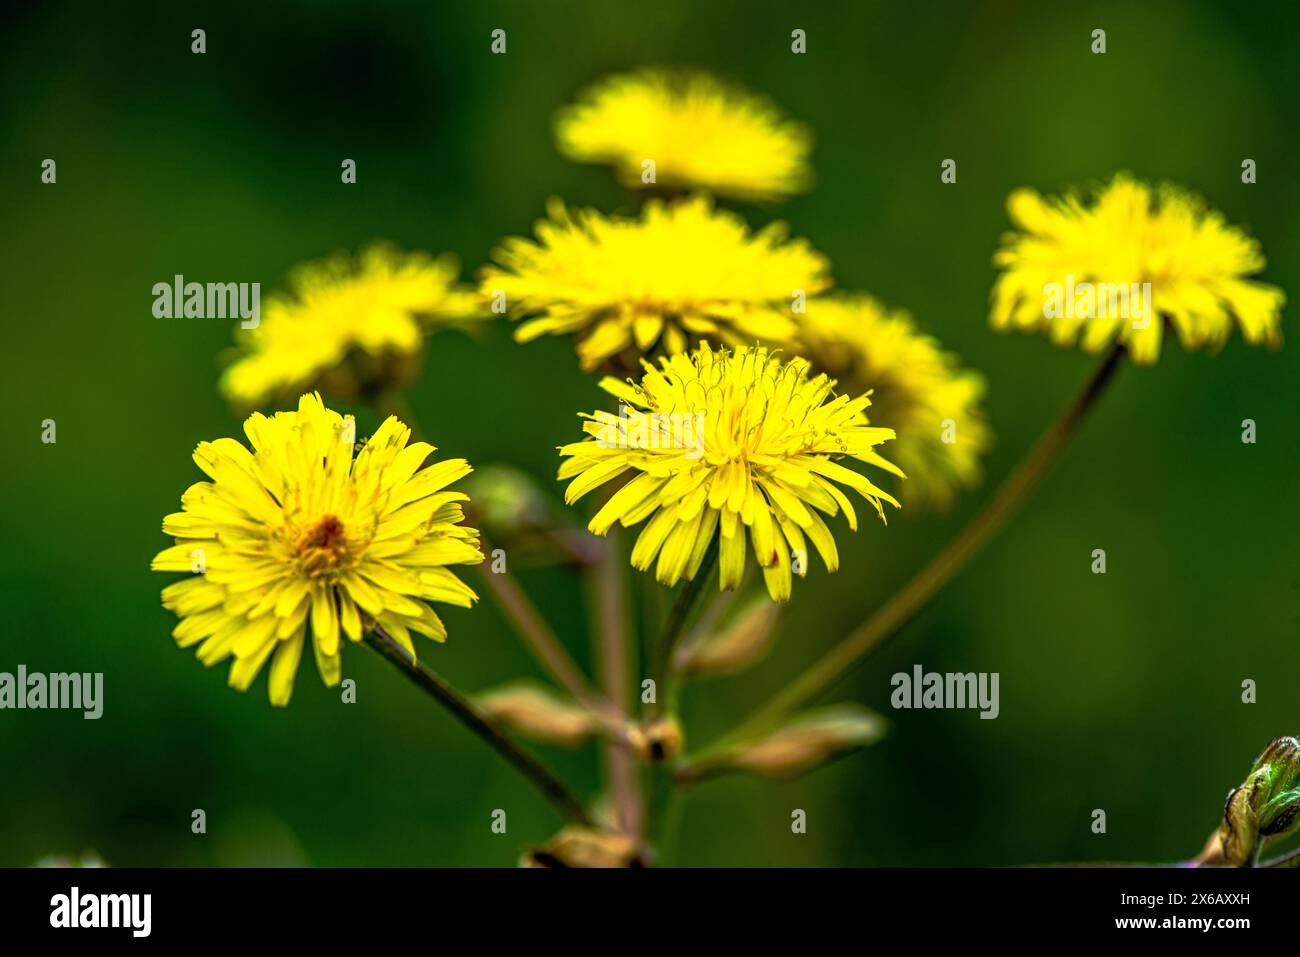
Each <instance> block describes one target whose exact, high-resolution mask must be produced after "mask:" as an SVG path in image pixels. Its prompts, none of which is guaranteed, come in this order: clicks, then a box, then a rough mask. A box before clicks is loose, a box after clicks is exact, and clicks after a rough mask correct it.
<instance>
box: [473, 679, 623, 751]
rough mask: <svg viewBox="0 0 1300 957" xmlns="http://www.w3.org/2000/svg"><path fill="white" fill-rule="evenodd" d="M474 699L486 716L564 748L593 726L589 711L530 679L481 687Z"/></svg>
mask: <svg viewBox="0 0 1300 957" xmlns="http://www.w3.org/2000/svg"><path fill="white" fill-rule="evenodd" d="M475 702H476V703H477V704H478V706H479V709H480V710H481V711H482V712H483V714H484V716H485V717H486V718H488V720H490V721H493V722H495V723H497V724H501V725H505V726H506V727H510V728H513V729H514V730H516V731H518V732H519V733H520V734H524V735H527V736H528V737H530V738H535V739H536V740H538V741H545V742H548V743H550V744H558V745H562V746H564V747H566V748H575V747H577V746H578V745H580V744H582V743H583V742H584V741H586V740H587V739H588V738H589V737H591V735H592V734H593V733H594V732H595V731H596V730H597V724H596V717H595V715H593V714H592V713H591V712H590V711H588V710H587V709H586V708H583V707H581V706H580V705H578V704H575V703H574V702H573V701H571V700H569V699H568V698H566V697H564V696H563V695H561V694H559V693H558V692H556V691H553V690H551V689H550V688H547V687H545V686H544V685H541V684H537V683H536V682H532V681H516V682H511V683H510V684H506V685H502V686H501V687H499V688H494V689H492V690H491V691H485V692H483V693H482V694H481V695H479V696H478V697H477V698H476V699H475Z"/></svg>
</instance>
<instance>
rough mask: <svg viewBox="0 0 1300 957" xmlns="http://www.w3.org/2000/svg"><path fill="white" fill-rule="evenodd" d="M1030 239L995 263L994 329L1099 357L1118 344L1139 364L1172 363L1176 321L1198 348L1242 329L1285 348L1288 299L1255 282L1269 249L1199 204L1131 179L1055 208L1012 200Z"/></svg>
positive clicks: (1012, 236) (1190, 345)
mask: <svg viewBox="0 0 1300 957" xmlns="http://www.w3.org/2000/svg"><path fill="white" fill-rule="evenodd" d="M1007 209H1008V212H1009V213H1010V216H1011V219H1012V221H1013V222H1014V223H1015V225H1016V227H1017V229H1019V230H1020V231H1019V232H1014V233H1009V234H1007V236H1006V237H1005V238H1004V241H1003V246H1002V248H1001V249H1000V250H999V251H998V253H997V254H996V255H995V256H994V259H993V261H994V263H995V264H996V265H997V266H999V267H1001V268H1002V269H1003V270H1004V271H1003V273H1002V274H1001V275H1000V276H999V277H998V280H997V283H996V285H995V286H994V288H993V295H992V303H993V308H992V315H991V321H992V324H993V326H994V328H997V329H1007V328H1012V327H1014V328H1017V329H1024V330H1031V331H1034V330H1037V331H1043V332H1046V333H1048V334H1049V335H1050V336H1051V337H1052V340H1053V341H1054V342H1056V343H1057V344H1058V345H1073V344H1074V343H1075V342H1076V341H1078V340H1079V338H1080V336H1082V342H1083V346H1084V348H1086V349H1088V350H1090V351H1097V350H1099V349H1101V348H1102V347H1104V346H1105V345H1107V344H1109V343H1110V342H1113V341H1116V340H1118V341H1119V342H1121V343H1123V344H1124V345H1125V346H1126V347H1127V348H1128V350H1129V352H1130V354H1131V355H1132V357H1133V359H1134V360H1135V361H1136V362H1139V363H1147V364H1149V363H1153V362H1155V361H1156V359H1157V358H1159V356H1160V343H1161V338H1162V336H1163V333H1164V326H1165V323H1166V322H1168V324H1169V325H1170V326H1171V327H1172V328H1173V330H1174V331H1175V332H1176V333H1177V334H1178V337H1179V339H1180V340H1181V341H1182V344H1183V347H1184V348H1186V349H1199V348H1203V347H1207V346H1208V347H1211V348H1216V349H1217V348H1218V347H1220V346H1222V345H1223V343H1224V342H1225V341H1226V340H1227V338H1228V336H1229V335H1230V334H1231V333H1232V329H1233V326H1234V325H1236V326H1238V327H1240V329H1241V332H1242V335H1243V336H1245V338H1246V341H1247V342H1249V343H1252V344H1260V343H1264V344H1267V345H1269V346H1276V345H1278V344H1280V342H1281V331H1280V329H1279V325H1280V323H1281V319H1282V306H1283V304H1284V303H1285V301H1286V295H1285V293H1283V291H1282V290H1281V289H1278V288H1277V287H1275V286H1269V285H1265V284H1263V283H1259V282H1256V281H1253V280H1251V279H1248V278H1246V277H1248V276H1251V275H1253V274H1255V273H1257V272H1260V271H1261V270H1262V269H1263V268H1264V264H1265V263H1264V255H1263V253H1262V252H1261V251H1260V248H1259V243H1258V241H1256V240H1254V239H1251V238H1250V237H1249V236H1247V235H1246V234H1245V232H1243V231H1242V230H1241V229H1239V228H1237V227H1235V226H1230V225H1228V224H1227V222H1226V221H1225V220H1224V217H1223V215H1222V214H1221V213H1218V212H1216V211H1213V210H1209V209H1207V208H1206V207H1205V204H1204V202H1203V201H1202V200H1201V199H1200V198H1199V197H1197V196H1195V195H1193V194H1191V193H1189V192H1187V191H1185V190H1182V189H1179V188H1178V187H1175V186H1172V185H1168V184H1164V185H1161V186H1160V187H1158V188H1152V187H1150V186H1148V185H1146V184H1144V183H1141V182H1138V181H1136V180H1134V179H1132V178H1130V177H1129V176H1127V175H1126V174H1119V175H1117V176H1116V177H1115V178H1114V179H1113V180H1112V181H1111V182H1110V184H1109V185H1106V186H1102V187H1099V188H1097V189H1096V190H1094V193H1093V195H1092V196H1091V197H1090V198H1089V199H1088V200H1084V199H1082V198H1080V196H1079V195H1078V194H1077V193H1070V194H1068V195H1066V196H1064V197H1061V198H1050V199H1044V198H1043V197H1041V196H1039V195H1038V194H1037V193H1035V192H1033V191H1032V190H1027V189H1022V190H1017V191H1016V192H1014V193H1012V194H1011V196H1010V197H1009V198H1008V200H1007Z"/></svg>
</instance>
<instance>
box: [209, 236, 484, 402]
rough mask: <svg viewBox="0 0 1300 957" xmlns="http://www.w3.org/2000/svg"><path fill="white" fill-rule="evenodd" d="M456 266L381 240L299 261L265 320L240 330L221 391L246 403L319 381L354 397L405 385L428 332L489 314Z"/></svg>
mask: <svg viewBox="0 0 1300 957" xmlns="http://www.w3.org/2000/svg"><path fill="white" fill-rule="evenodd" d="M458 272H459V266H458V265H457V263H456V260H455V258H454V257H452V256H442V257H440V258H438V259H434V258H432V257H430V256H429V255H427V254H426V253H420V252H410V253H408V252H402V251H401V250H398V249H395V248H394V247H392V246H389V245H386V244H382V243H381V244H375V245H372V246H369V247H367V248H366V249H364V250H362V252H361V253H360V255H358V256H355V257H354V256H351V255H348V254H338V255H336V256H334V257H332V258H330V259H325V260H320V261H317V262H310V263H305V264H303V265H300V266H299V267H298V268H297V269H296V270H294V272H293V273H292V274H291V275H290V279H289V286H290V290H291V291H290V292H289V293H287V294H282V295H277V296H275V297H272V298H270V299H268V301H267V302H266V304H265V306H264V309H263V313H264V314H263V315H262V317H261V321H260V323H259V324H258V325H256V326H254V327H251V328H248V329H244V328H242V327H241V328H240V329H238V330H237V331H236V345H237V356H236V358H235V359H234V361H233V362H232V363H231V364H230V365H229V366H228V367H227V368H226V370H225V373H224V374H223V375H222V378H221V391H222V392H223V393H224V394H225V395H226V397H227V398H228V399H230V400H231V401H233V402H235V403H236V404H237V405H239V406H242V407H245V408H250V407H252V406H256V405H260V404H262V403H264V402H267V401H273V400H277V399H283V398H285V397H290V396H294V395H297V394H299V393H300V392H302V391H303V390H305V389H308V388H314V387H320V388H323V389H325V390H326V391H327V392H330V393H332V394H335V395H340V396H347V397H355V396H359V395H372V394H374V393H377V392H380V391H383V390H385V389H393V388H401V387H402V386H404V385H406V384H409V381H410V380H411V379H412V378H413V377H414V375H415V372H416V371H417V369H418V365H419V358H420V355H421V352H422V348H423V337H424V332H425V331H426V329H428V328H430V327H431V326H434V325H455V324H459V323H461V322H464V321H466V320H470V319H474V318H477V317H479V316H483V315H485V314H486V310H485V309H484V308H483V305H482V303H481V302H480V301H479V299H478V297H477V296H476V295H475V294H473V293H472V292H471V291H469V290H467V289H465V288H462V287H459V286H458V285H457V283H456V277H457V274H458Z"/></svg>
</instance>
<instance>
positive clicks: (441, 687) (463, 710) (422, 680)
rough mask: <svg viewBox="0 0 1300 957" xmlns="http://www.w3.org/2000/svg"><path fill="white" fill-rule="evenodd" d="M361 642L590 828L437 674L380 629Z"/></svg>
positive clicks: (546, 776) (578, 808) (551, 782)
mask: <svg viewBox="0 0 1300 957" xmlns="http://www.w3.org/2000/svg"><path fill="white" fill-rule="evenodd" d="M365 642H366V644H367V645H369V646H370V647H371V648H373V649H374V650H375V651H377V652H379V654H381V655H382V656H383V657H384V658H386V659H387V660H388V661H389V662H391V663H392V664H393V665H394V666H396V668H397V669H398V670H399V671H400V672H401V673H402V674H403V675H405V676H406V677H407V678H408V679H409V680H410V681H411V682H412V683H413V684H414V685H416V686H417V687H418V688H420V690H422V691H424V692H425V693H427V694H428V695H430V696H431V697H432V698H434V699H435V700H436V701H437V702H438V703H439V704H441V705H442V706H443V707H444V708H446V709H447V710H448V711H450V712H451V713H452V715H453V716H455V718H456V719H457V720H459V721H460V722H461V724H463V725H465V726H466V727H467V728H469V729H470V730H471V731H473V732H474V733H475V734H477V735H478V736H479V737H480V738H482V739H483V740H484V741H486V742H487V743H488V744H489V745H491V746H492V748H493V749H494V750H495V751H496V752H497V753H498V754H499V755H501V756H502V757H503V758H505V759H506V760H507V761H509V762H510V764H511V765H513V766H514V768H515V770H517V771H518V772H519V773H520V774H522V775H523V776H524V777H525V778H527V779H528V781H529V782H530V783H531V784H532V785H533V786H534V787H535V788H537V790H538V791H540V792H541V793H542V796H543V797H545V798H546V800H548V801H550V802H551V804H552V805H554V806H555V809H556V810H557V811H559V812H560V813H561V814H562V815H564V816H565V817H566V818H568V819H569V820H571V821H573V822H574V823H576V824H581V825H584V826H588V827H589V826H591V819H590V818H589V817H587V812H586V811H585V810H584V809H583V807H582V804H581V803H580V802H579V801H578V800H577V798H575V797H574V796H573V795H572V794H570V793H569V790H568V789H567V788H566V787H565V786H564V785H563V784H561V783H560V781H559V779H558V778H556V777H555V776H554V775H553V774H551V772H550V771H548V770H547V769H546V768H545V767H543V766H542V765H541V764H540V763H539V762H538V761H537V759H536V758H534V757H533V756H532V755H531V754H529V753H528V752H527V751H525V750H524V749H523V748H521V747H519V745H517V744H515V742H514V741H512V740H511V739H510V738H509V737H507V736H506V735H505V734H504V733H503V732H502V731H500V730H499V729H498V728H497V727H496V726H495V725H493V724H492V722H490V721H489V720H488V719H487V718H486V717H484V716H483V714H482V712H480V711H479V710H478V708H477V707H475V706H474V704H473V702H471V701H470V700H469V699H468V698H466V697H465V696H463V695H462V694H461V693H460V692H458V691H457V690H456V689H455V688H453V687H452V686H451V685H449V684H448V683H447V682H446V681H444V680H443V679H442V677H441V676H440V675H438V674H437V672H435V671H433V670H432V669H430V668H428V667H426V666H425V665H422V664H420V663H419V662H417V661H415V660H414V659H413V658H411V656H410V655H409V654H407V653H406V651H405V650H404V649H403V648H402V646H401V645H399V644H398V643H397V642H396V641H394V640H393V638H392V637H391V636H390V635H389V634H388V633H387V632H386V631H384V629H383V628H382V627H381V626H379V625H375V627H374V629H373V630H372V631H369V632H367V633H366V636H365Z"/></svg>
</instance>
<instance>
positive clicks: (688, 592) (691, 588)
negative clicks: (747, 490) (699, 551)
mask: <svg viewBox="0 0 1300 957" xmlns="http://www.w3.org/2000/svg"><path fill="white" fill-rule="evenodd" d="M721 537H722V530H721V529H719V530H718V531H717V532H715V533H714V536H713V539H712V540H711V541H710V542H709V547H708V550H707V551H706V552H705V553H704V559H703V560H702V561H701V562H700V567H699V568H698V569H696V572H695V577H694V578H691V579H690V580H689V581H687V582H686V583H685V584H684V585H682V590H681V591H680V592H678V593H677V600H676V601H674V602H673V607H672V608H671V609H670V610H669V612H668V618H667V620H666V621H665V622H664V628H663V631H662V632H661V633H660V635H659V643H658V644H657V645H656V646H655V651H654V654H655V657H654V666H653V667H654V670H653V671H652V673H651V677H653V678H654V682H655V704H654V706H653V707H652V708H651V709H650V716H651V718H652V719H653V718H658V717H661V716H662V715H663V714H664V713H665V712H667V713H668V714H670V715H671V714H672V713H673V712H675V711H676V710H677V708H676V704H677V699H676V693H675V692H676V689H675V682H674V681H673V677H674V676H673V673H672V660H673V652H674V651H675V650H676V649H677V643H678V642H679V641H680V640H681V638H682V635H683V634H685V632H686V621H687V619H689V618H690V616H691V610H692V609H693V608H694V607H695V600H696V599H697V598H698V597H699V596H700V593H701V592H703V591H704V583H705V582H706V581H708V580H709V578H711V577H712V575H713V568H714V566H715V565H716V564H717V562H718V544H719V539H720V538H721Z"/></svg>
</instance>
